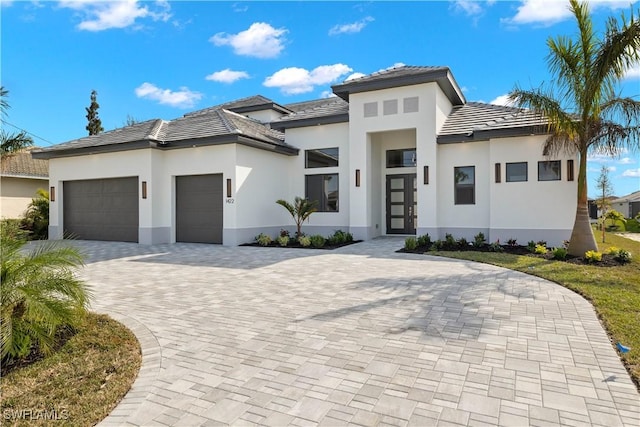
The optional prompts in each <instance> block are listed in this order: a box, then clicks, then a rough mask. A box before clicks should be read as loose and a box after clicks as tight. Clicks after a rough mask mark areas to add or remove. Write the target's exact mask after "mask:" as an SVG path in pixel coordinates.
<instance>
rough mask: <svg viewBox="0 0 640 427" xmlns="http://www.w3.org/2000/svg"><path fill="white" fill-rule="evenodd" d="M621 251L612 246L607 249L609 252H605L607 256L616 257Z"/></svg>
mask: <svg viewBox="0 0 640 427" xmlns="http://www.w3.org/2000/svg"><path fill="white" fill-rule="evenodd" d="M619 250H620V249H618V248H616V247H615V246H611V247H609V248H608V249H607V251H606V252H605V253H606V254H607V255H616V254H617V253H618V251H619Z"/></svg>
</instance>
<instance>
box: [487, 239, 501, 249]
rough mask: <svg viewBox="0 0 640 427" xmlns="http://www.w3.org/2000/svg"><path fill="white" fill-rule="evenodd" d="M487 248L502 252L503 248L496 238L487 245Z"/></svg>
mask: <svg viewBox="0 0 640 427" xmlns="http://www.w3.org/2000/svg"><path fill="white" fill-rule="evenodd" d="M489 250H490V251H491V252H504V248H503V247H502V245H501V244H500V240H496V241H495V242H493V243H491V244H490V245H489Z"/></svg>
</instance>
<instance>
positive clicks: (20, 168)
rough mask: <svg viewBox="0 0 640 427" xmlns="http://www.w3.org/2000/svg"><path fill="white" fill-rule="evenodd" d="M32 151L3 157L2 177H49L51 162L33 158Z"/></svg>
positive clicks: (0, 161) (1, 161)
mask: <svg viewBox="0 0 640 427" xmlns="http://www.w3.org/2000/svg"><path fill="white" fill-rule="evenodd" d="M31 151H32V150H31V149H28V150H24V151H20V152H17V153H13V154H6V155H4V156H2V160H0V163H1V165H2V176H14V177H41V178H48V177H49V162H48V161H47V160H40V159H34V158H33V157H31Z"/></svg>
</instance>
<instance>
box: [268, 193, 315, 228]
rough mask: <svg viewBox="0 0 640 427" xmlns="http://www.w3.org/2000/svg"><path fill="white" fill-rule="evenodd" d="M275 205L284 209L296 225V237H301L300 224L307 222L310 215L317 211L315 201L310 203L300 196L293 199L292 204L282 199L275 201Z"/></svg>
mask: <svg viewBox="0 0 640 427" xmlns="http://www.w3.org/2000/svg"><path fill="white" fill-rule="evenodd" d="M276 203H277V204H279V205H280V206H282V207H283V208H285V209H286V210H287V212H289V214H290V215H291V217H292V218H293V221H294V222H295V223H296V237H300V236H301V235H302V223H303V222H305V221H307V220H308V219H309V217H310V216H311V214H312V213H314V212H317V211H318V208H317V206H316V205H317V202H316V201H313V202H312V201H309V200H307V199H304V198H302V197H300V196H296V197H295V198H294V201H293V204H291V203H289V202H287V201H286V200H282V199H279V200H276Z"/></svg>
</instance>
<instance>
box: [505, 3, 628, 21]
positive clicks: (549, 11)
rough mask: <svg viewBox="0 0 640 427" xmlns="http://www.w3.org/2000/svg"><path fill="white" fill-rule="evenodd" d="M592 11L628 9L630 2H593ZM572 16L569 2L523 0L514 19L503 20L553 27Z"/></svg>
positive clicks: (591, 4)
mask: <svg viewBox="0 0 640 427" xmlns="http://www.w3.org/2000/svg"><path fill="white" fill-rule="evenodd" d="M589 5H590V6H591V10H594V9H605V8H607V9H611V10H616V9H620V8H628V7H629V1H628V0H626V1H625V0H622V1H620V0H591V1H590V2H589ZM571 16H572V14H571V11H570V10H569V2H568V0H563V1H558V0H522V1H521V5H520V6H519V7H518V12H517V13H516V14H515V16H513V17H512V18H506V19H502V22H504V23H507V24H516V25H518V24H538V25H544V26H548V25H553V24H555V23H558V22H560V21H564V20H565V19H568V18H570V17H571Z"/></svg>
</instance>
